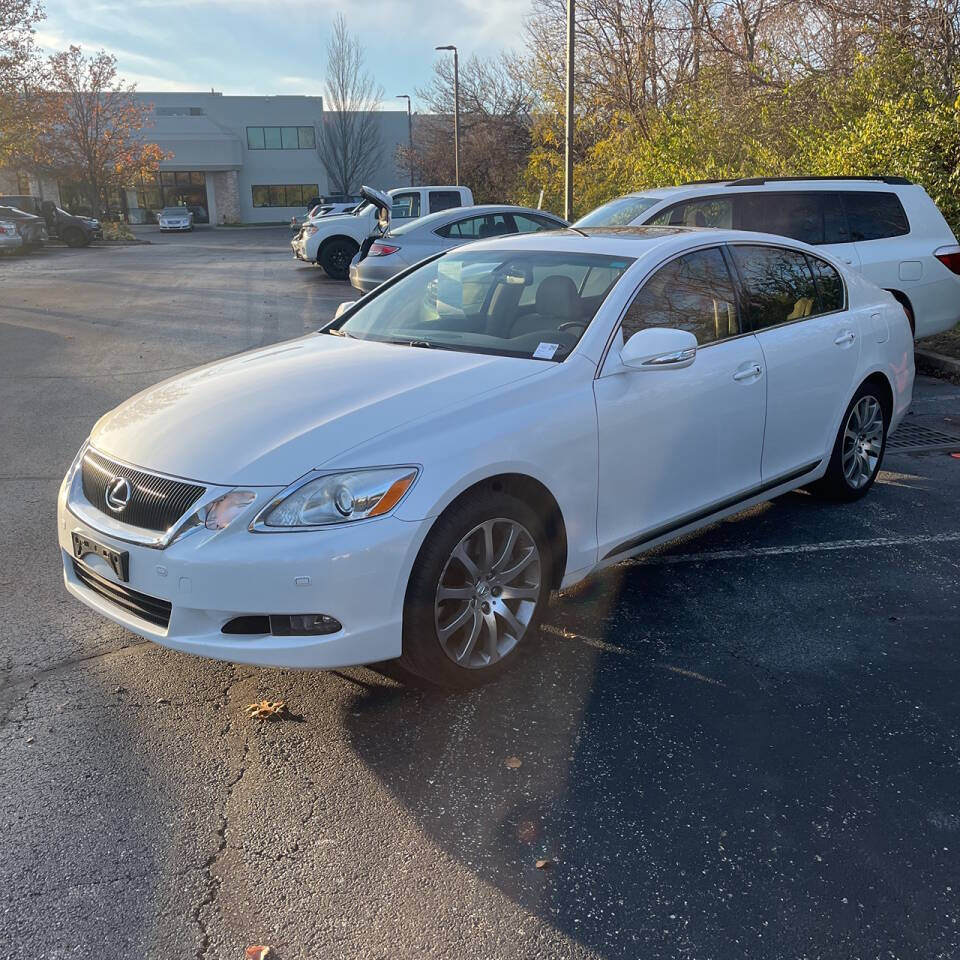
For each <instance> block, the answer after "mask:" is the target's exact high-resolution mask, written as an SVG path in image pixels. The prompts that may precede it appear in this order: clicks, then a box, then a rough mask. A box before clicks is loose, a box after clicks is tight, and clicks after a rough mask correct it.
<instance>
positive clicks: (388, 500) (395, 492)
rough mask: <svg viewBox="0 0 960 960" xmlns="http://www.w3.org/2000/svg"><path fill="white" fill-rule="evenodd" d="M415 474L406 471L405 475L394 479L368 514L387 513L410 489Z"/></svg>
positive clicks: (380, 514)
mask: <svg viewBox="0 0 960 960" xmlns="http://www.w3.org/2000/svg"><path fill="white" fill-rule="evenodd" d="M416 476H417V474H416V472H415V471H414V472H413V473H408V474H407V475H406V476H405V477H401V478H400V479H399V480H395V481H394V483H393V484H392V486H391V487H390V489H389V490H387V492H386V493H385V494H384V495H383V496H382V497H381V498H380V500H379V501H378V502H377V505H376V506H375V507H374V508H373V509H372V510H371V511H370V513H369V514H368V516H371V517H379V516H382V515H383V514H385V513H389V512H390V511H391V510H392V509H393V508H394V507H395V506H396V505H397V504H398V503H399V502H400V501H401V500H402V499H403V495H404V494H405V493H406V492H407V491H408V490H409V489H410V484H411V483H413V481H414V479H415V478H416Z"/></svg>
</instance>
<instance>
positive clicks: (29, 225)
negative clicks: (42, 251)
mask: <svg viewBox="0 0 960 960" xmlns="http://www.w3.org/2000/svg"><path fill="white" fill-rule="evenodd" d="M0 220H4V221H6V222H7V223H15V224H16V227H17V234H18V235H19V237H20V245H21V246H22V247H42V246H43V245H44V243H45V242H46V240H47V225H46V223H45V222H44V220H43V218H42V217H38V216H35V215H34V214H32V213H27V211H26V210H20V209H19V208H18V207H8V206H0Z"/></svg>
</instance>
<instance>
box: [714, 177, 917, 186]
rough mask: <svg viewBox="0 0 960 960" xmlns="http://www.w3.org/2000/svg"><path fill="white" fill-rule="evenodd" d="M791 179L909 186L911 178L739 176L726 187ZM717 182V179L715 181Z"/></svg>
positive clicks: (911, 182)
mask: <svg viewBox="0 0 960 960" xmlns="http://www.w3.org/2000/svg"><path fill="white" fill-rule="evenodd" d="M791 180H874V181H877V182H880V183H889V184H895V185H897V186H911V185H912V184H913V181H912V180H908V179H907V178H906V177H876V176H874V177H741V178H740V179H739V180H731V181H729V182H728V183H727V186H728V187H758V186H760V185H761V184H764V183H781V182H784V181H791ZM717 182H719V181H717Z"/></svg>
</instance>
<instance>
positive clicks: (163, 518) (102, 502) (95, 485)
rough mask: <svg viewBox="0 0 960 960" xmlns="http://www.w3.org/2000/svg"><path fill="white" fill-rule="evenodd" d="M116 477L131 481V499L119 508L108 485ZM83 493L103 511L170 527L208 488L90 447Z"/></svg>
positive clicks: (149, 526) (155, 527)
mask: <svg viewBox="0 0 960 960" xmlns="http://www.w3.org/2000/svg"><path fill="white" fill-rule="evenodd" d="M117 477H123V478H124V479H125V480H127V482H128V483H129V484H130V500H129V502H128V503H127V505H126V506H125V507H124V508H123V509H122V510H119V511H114V510H111V509H110V508H109V507H108V506H107V499H106V497H107V487H108V485H109V484H110V482H111V481H112V480H114V479H116V478H117ZM81 479H82V482H83V495H84V496H85V497H86V498H87V500H89V501H90V503H91V504H92V505H93V506H94V507H96V508H97V510H99V511H100V512H101V513H105V514H107V516H110V517H114V518H115V519H117V520H119V521H120V522H121V523H128V524H130V525H131V526H133V527H141V528H142V529H144V530H156V531H158V532H163V531H164V530H168V529H169V528H170V527H171V526H173V524H174V523H176V522H177V520H179V519H180V517H182V516H183V515H184V514H185V513H186V512H187V510H189V509H190V507H192V506H193V505H194V504H195V503H196V502H197V500H199V499H200V497H202V496H203V494H204V492H205V491H206V488H205V487H202V486H199V485H198V484H195V483H187V481H186V480H176V479H174V478H173V477H161V476H158V475H157V474H155V473H147V472H146V471H144V470H137V469H136V468H135V467H128V466H126V464H122V463H117V462H115V461H114V460H110V459H109V458H107V457H105V456H103V455H102V454H99V453H97V452H96V451H94V450H88V451H87V452H86V453H85V454H84V456H83V464H82V466H81Z"/></svg>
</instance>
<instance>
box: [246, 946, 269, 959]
mask: <svg viewBox="0 0 960 960" xmlns="http://www.w3.org/2000/svg"><path fill="white" fill-rule="evenodd" d="M269 956H270V948H269V947H260V946H256V945H254V946H250V947H247V949H246V951H245V952H244V957H245V958H246V960H267V957H269Z"/></svg>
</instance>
